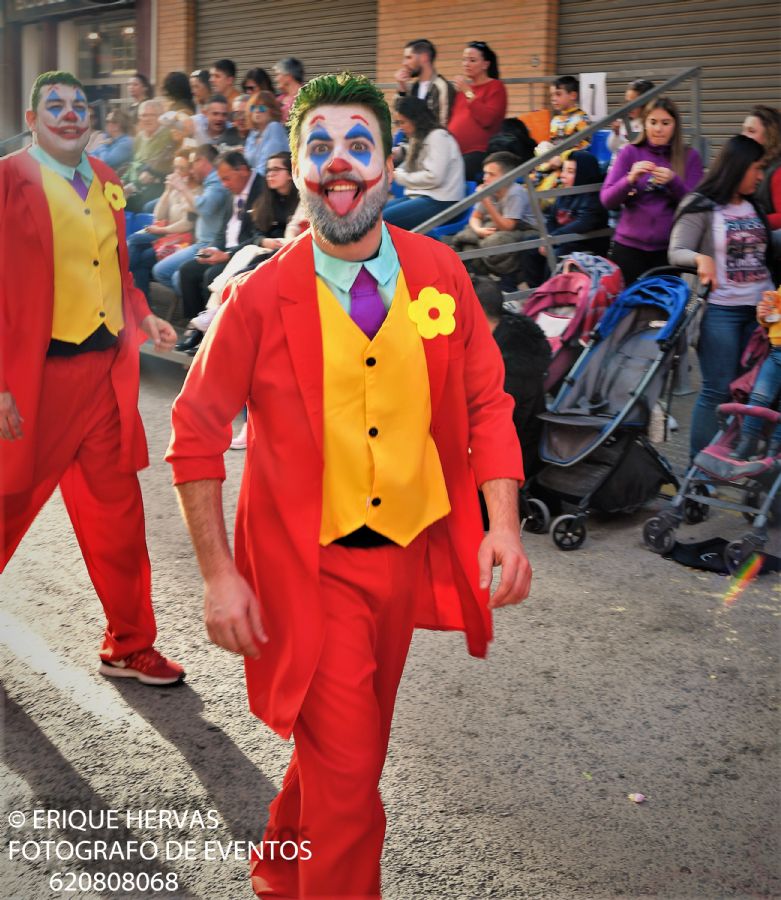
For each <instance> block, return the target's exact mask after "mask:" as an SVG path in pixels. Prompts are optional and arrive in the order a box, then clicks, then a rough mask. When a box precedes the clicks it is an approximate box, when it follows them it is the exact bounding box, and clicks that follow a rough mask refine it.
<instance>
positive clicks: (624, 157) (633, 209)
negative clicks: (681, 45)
mask: <svg viewBox="0 0 781 900" xmlns="http://www.w3.org/2000/svg"><path fill="white" fill-rule="evenodd" d="M701 178H702V160H701V159H700V155H699V153H697V151H696V150H694V149H692V148H691V147H685V146H684V144H683V135H682V134H681V115H680V113H679V112H678V107H677V106H676V105H675V104H674V103H673V101H672V100H670V99H669V98H668V97H658V98H657V99H656V100H652V101H651V102H650V103H649V104H648V106H647V107H646V109H645V111H644V113H643V131H642V134H641V135H640V136H639V137H638V138H637V140H636V141H635V142H634V143H632V144H627V145H626V146H625V147H622V148H621V150H620V152H619V154H618V156H617V157H616V161H615V163H614V164H613V167H612V169H611V170H610V171H609V172H608V175H607V178H606V180H605V183H604V185H603V186H602V190H601V191H600V194H599V196H600V200H601V201H602V205H603V206H604V207H606V208H607V209H619V208H620V209H621V214H620V216H619V219H618V225H617V226H616V231H615V236H614V239H613V248H612V252H611V254H610V258H611V259H612V260H613V262H614V263H615V264H616V265H617V266H618V267H619V268H620V269H621V271H622V272H623V273H624V281H625V283H626V284H627V285H630V284H632V283H633V282H634V281H637V279H638V278H639V277H640V275H642V274H643V272H645V271H646V270H647V269H651V268H653V267H654V266H666V265H667V243H668V241H669V239H670V232H671V231H672V225H673V215H674V213H675V209H676V207H677V206H678V204H679V203H680V201H681V200H682V199H683V196H684V194H687V193H689V192H690V191H692V190H693V189H694V186H695V185H696V184H697V183H698V182H699V180H700V179H701Z"/></svg>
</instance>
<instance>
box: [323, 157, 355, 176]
mask: <svg viewBox="0 0 781 900" xmlns="http://www.w3.org/2000/svg"><path fill="white" fill-rule="evenodd" d="M325 168H326V171H327V172H330V173H331V174H332V175H341V174H342V172H349V171H350V169H352V166H351V165H350V163H348V162H347V160H345V159H339V158H338V157H337V158H336V159H332V160H331V162H329V163H328V165H327V166H326V167H325Z"/></svg>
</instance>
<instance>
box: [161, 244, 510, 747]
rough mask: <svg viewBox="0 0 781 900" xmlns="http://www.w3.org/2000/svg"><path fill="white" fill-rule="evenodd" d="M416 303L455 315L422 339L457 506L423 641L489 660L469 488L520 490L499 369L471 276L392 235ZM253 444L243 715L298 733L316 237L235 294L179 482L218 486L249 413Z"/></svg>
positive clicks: (178, 446) (309, 527)
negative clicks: (455, 633) (258, 623)
mask: <svg viewBox="0 0 781 900" xmlns="http://www.w3.org/2000/svg"><path fill="white" fill-rule="evenodd" d="M389 230H390V234H391V237H392V240H393V243H394V246H395V247H396V250H397V252H398V255H399V260H400V263H401V267H402V269H403V271H404V276H405V278H406V280H407V285H408V287H409V291H410V296H411V297H412V298H413V299H414V298H416V297H417V296H418V294H419V293H420V291H421V289H422V288H424V287H427V286H434V287H436V288H437V289H438V290H439V291H441V292H444V293H448V294H451V295H452V296H453V297H454V298H455V301H456V311H455V318H456V329H455V331H454V332H453V334H451V335H449V336H444V335H440V336H438V337H436V338H433V339H430V340H424V342H423V343H424V346H425V350H426V361H427V365H428V375H429V382H430V389H431V407H432V422H431V432H432V435H433V437H434V440H435V441H436V445H437V449H438V451H439V455H440V459H441V462H442V468H443V471H444V475H445V480H446V483H447V489H448V494H449V497H450V503H451V507H452V511H451V513H450V514H449V515H448V516H447V517H446V518H444V519H442V520H440V521H438V522H435V523H434V524H433V525H432V526H431V527H430V528H429V529H428V536H429V541H428V551H427V565H426V578H425V583H422V584H421V585H420V591H419V594H418V597H417V621H416V624H417V625H418V627H423V628H436V629H447V630H453V629H459V630H463V631H465V632H466V637H467V643H468V647H469V651H470V652H471V653H472V654H473V655H475V656H484V655H485V653H486V649H487V644H488V641H489V640H490V639H491V617H490V612H489V611H488V609H487V600H488V592H487V591H481V590H480V588H479V586H478V566H477V549H478V546H479V544H480V541H481V540H482V537H483V529H482V520H481V516H480V510H479V505H478V499H477V490H476V483H477V484H482V482H484V481H486V480H488V479H492V478H513V479H518V480H521V479H522V478H523V467H522V464H521V455H520V448H519V445H518V438H517V436H516V433H515V429H514V427H513V422H512V410H513V401H512V399H511V398H510V397H509V396H508V395H507V394H505V393H504V392H503V389H502V385H503V380H504V369H503V365H502V360H501V357H500V355H499V351H498V349H497V347H496V344H495V342H494V340H493V337H492V336H491V333H490V331H489V329H488V325H487V323H486V320H485V316H484V315H483V312H482V309H481V307H480V305H479V303H478V301H477V298H476V297H475V295H474V292H473V290H472V285H471V283H470V281H469V278H468V276H467V274H466V271H465V269H464V267H463V266H462V265H461V263H460V261H459V260H458V259H457V258H456V256H455V255H454V254H453V252H452V250H450V249H449V248H448V247H445V246H444V245H443V244H440V243H438V242H437V241H434V240H431V239H430V238H426V237H422V236H421V235H417V234H410V233H409V232H406V231H402V230H400V229H397V228H392V227H391V228H389ZM247 398H249V400H248V406H249V429H250V441H249V446H248V450H247V460H246V463H245V466H244V475H243V479H242V485H241V491H240V494H239V502H238V509H237V514H236V534H235V544H234V553H235V558H236V564H237V566H238V568H239V570H240V571H241V572H242V574H243V575H244V576H245V577H246V578H247V580H248V581H249V582H250V584H251V585H252V586H253V587H254V589H255V591H256V593H257V596H258V598H259V599H260V603H261V608H262V617H263V623H264V626H265V628H266V631H267V634H268V636H269V643H268V644H267V645H265V646H264V647H263V651H262V654H261V657H260V659H259V660H249V659H248V660H246V671H247V687H248V692H249V700H250V707H251V708H252V710H253V712H255V714H256V715H258V716H259V717H260V718H262V719H263V720H264V721H265V722H267V723H268V725H270V726H271V727H272V728H273V729H274V730H275V731H277V732H278V733H279V734H280V735H282V736H283V737H288V736H289V735H290V733H291V730H292V727H293V723H294V722H295V719H296V716H297V715H298V710H299V709H300V706H301V703H302V701H303V698H304V695H305V693H306V690H307V688H308V686H309V682H310V680H311V677H312V673H313V671H314V668H315V666H316V664H317V659H318V656H319V652H320V646H321V641H322V610H321V608H320V605H319V602H318V595H319V582H318V562H319V561H318V554H319V545H318V538H319V533H320V516H321V507H322V472H323V353H322V338H321V334H320V319H319V313H318V305H317V294H316V289H315V275H314V258H313V254H312V237H311V234H310V233H309V232H307V233H305V234H303V235H302V236H301V237H300V238H299V239H298V240H297V241H295V242H294V243H293V244H291V245H290V246H289V247H287V248H286V249H285V250H283V251H282V252H281V253H278V254H277V255H276V256H274V257H273V258H272V259H270V260H269V261H268V262H267V263H264V264H263V265H261V266H259V267H258V268H257V269H256V270H255V271H254V272H252V273H250V274H249V275H248V276H246V277H245V278H244V279H243V280H242V281H241V282H240V284H239V285H238V286H236V287H234V289H233V291H232V293H231V296H230V297H229V299H228V300H227V301H226V302H225V303H224V304H223V306H222V307H221V309H220V311H219V313H218V315H217V318H216V319H215V321H214V323H213V325H212V327H211V328H210V329H209V331H208V332H207V335H206V338H205V340H204V342H203V344H202V346H201V349H200V351H199V352H198V355H197V356H196V359H195V364H194V365H193V366H192V368H191V369H190V371H189V373H188V375H187V379H186V381H185V384H184V387H183V389H182V392H181V394H180V395H179V397H178V398H177V400H176V401H175V403H174V408H173V437H172V440H171V445H170V447H169V450H168V454H167V457H166V458H167V459H168V460H169V462H171V463H172V465H173V470H174V482H175V483H176V484H181V483H183V482H187V481H195V480H201V479H211V478H217V479H222V478H224V477H225V467H224V463H223V454H224V453H225V451H226V450H227V449H228V445H229V443H230V438H231V425H232V422H233V419H234V417H235V416H236V415H237V414H238V413H239V412H240V410H241V408H242V406H243V404H244V403H245V401H247Z"/></svg>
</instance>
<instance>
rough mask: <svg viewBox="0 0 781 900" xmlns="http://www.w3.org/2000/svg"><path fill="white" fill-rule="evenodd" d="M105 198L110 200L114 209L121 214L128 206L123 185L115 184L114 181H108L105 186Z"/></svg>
mask: <svg viewBox="0 0 781 900" xmlns="http://www.w3.org/2000/svg"><path fill="white" fill-rule="evenodd" d="M103 196H104V197H105V198H106V200H108V202H109V205H110V206H111V208H112V209H115V210H116V211H117V212H119V211H120V210H121V209H124V208H125V207H126V206H127V200H125V192H124V191H123V190H122V185H121V184H114V182H113V181H107V182H106V183H105V184H104V185H103Z"/></svg>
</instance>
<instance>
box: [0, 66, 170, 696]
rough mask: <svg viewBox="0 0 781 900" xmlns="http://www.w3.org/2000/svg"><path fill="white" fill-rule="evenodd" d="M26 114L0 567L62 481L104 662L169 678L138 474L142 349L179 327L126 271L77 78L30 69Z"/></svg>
mask: <svg viewBox="0 0 781 900" xmlns="http://www.w3.org/2000/svg"><path fill="white" fill-rule="evenodd" d="M26 118H27V125H28V127H29V128H30V130H31V131H32V132H33V135H34V137H35V143H34V144H33V146H32V147H31V148H28V149H25V150H22V151H20V152H19V153H16V154H13V155H12V156H7V157H5V158H4V159H2V160H0V258H1V259H2V260H3V263H2V266H0V316H1V317H2V318H1V319H0V321H2V331H1V332H0V341H1V342H2V343H1V344H0V522H1V523H2V547H0V571H2V570H3V569H4V568H5V565H6V563H7V562H8V560H9V559H10V558H11V556H12V555H13V553H14V550H15V549H16V547H17V545H18V543H19V541H20V540H21V539H22V537H23V536H24V534H25V532H26V531H27V529H28V528H29V527H30V525H31V524H32V522H33V520H34V519H35V517H36V515H37V514H38V511H39V510H40V509H41V507H42V506H43V504H44V503H45V502H46V500H48V498H49V496H50V495H51V493H52V492H53V490H54V488H55V487H56V486H57V485H58V484H59V486H60V489H61V491H62V496H63V499H64V501H65V505H66V507H67V510H68V514H69V515H70V518H71V521H72V523H73V527H74V530H75V532H76V536H77V538H78V540H79V544H80V546H81V549H82V553H83V555H84V561H85V562H86V564H87V569H88V571H89V575H90V578H91V579H92V583H93V585H94V586H95V590H96V592H97V594H98V596H99V598H100V601H101V603H102V604H103V610H104V612H105V614H106V619H107V624H106V632H105V639H104V641H103V645H102V647H101V650H100V660H101V661H100V671H101V672H102V673H103V674H104V675H108V676H112V677H123V678H128V677H130V678H136V679H138V680H139V681H141V682H142V683H144V684H152V685H169V684H176V683H178V682H180V681H181V680H182V678H183V677H184V671H183V669H182V667H181V666H180V665H178V664H177V663H175V662H172V661H170V660H167V659H166V658H165V657H164V656H162V655H161V654H160V653H159V652H158V651H157V650H155V648H154V646H153V645H154V641H155V635H156V628H155V617H154V613H153V611H152V600H151V577H150V567H149V555H148V553H147V548H146V538H145V533H144V509H143V505H142V500H141V490H140V487H139V484H138V476H137V474H136V473H137V471H138V469H140V468H143V467H144V466H145V465H147V451H146V440H145V438H144V429H143V425H142V424H141V418H140V416H139V414H138V409H137V402H138V381H139V374H138V346H139V343H141V342H142V341H143V340H145V339H146V337H150V338H152V340H153V341H154V343H155V346H156V347H157V348H159V349H165V348H170V347H172V346H173V344H174V342H175V340H176V333H175V331H174V330H173V328H172V327H171V326H170V325H169V324H168V323H167V322H164V321H163V320H162V319H158V318H157V317H156V316H154V315H152V313H151V312H150V310H149V307H148V306H147V303H146V300H145V299H144V295H143V294H142V293H141V292H140V291H138V290H137V289H136V288H135V287H134V285H133V280H132V278H131V276H130V274H129V273H128V260H127V245H126V243H125V221H124V213H123V212H122V208H123V207H124V205H125V203H124V197H123V194H122V187H121V185H120V183H119V179H118V178H117V176H116V174H115V173H114V171H113V170H112V169H110V168H109V167H108V166H106V165H105V164H104V163H102V162H100V161H98V160H96V159H90V158H88V157H87V156H86V155H85V153H84V148H85V146H86V144H87V140H88V138H89V134H90V126H89V109H88V105H87V98H86V96H85V93H84V88H83V87H82V85H81V83H80V82H79V81H78V80H77V79H76V78H75V77H74V76H73V75H71V74H69V73H68V72H46V73H45V74H43V75H40V76H38V78H37V79H36V81H35V84H34V85H33V89H32V95H31V102H30V109H28V110H27V114H26ZM142 332H143V333H142Z"/></svg>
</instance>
